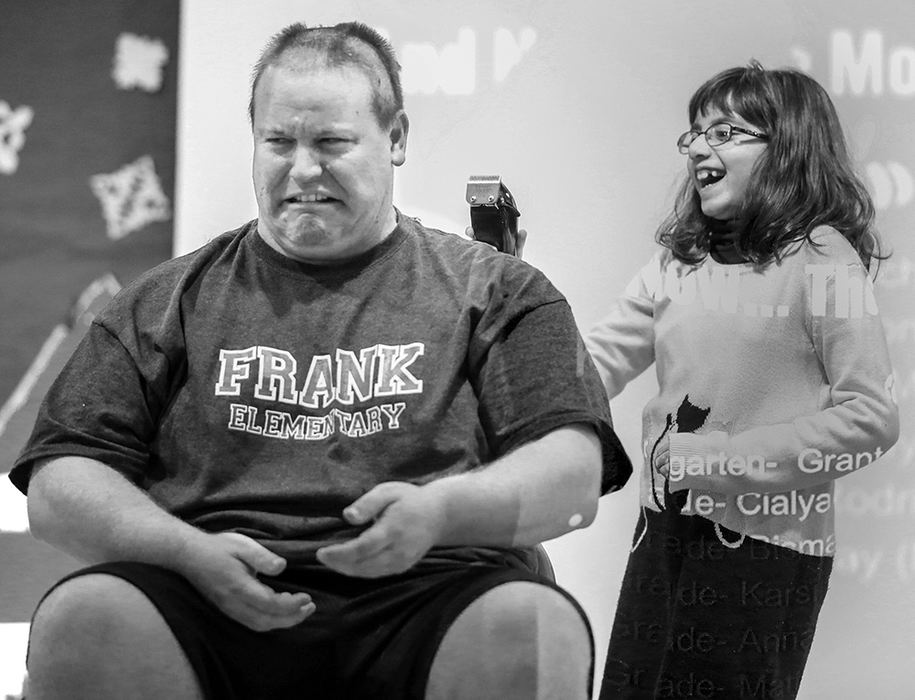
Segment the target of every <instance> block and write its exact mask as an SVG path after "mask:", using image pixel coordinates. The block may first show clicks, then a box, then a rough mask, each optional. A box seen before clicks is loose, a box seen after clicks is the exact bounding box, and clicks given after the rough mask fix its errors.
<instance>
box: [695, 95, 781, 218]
mask: <svg viewBox="0 0 915 700" xmlns="http://www.w3.org/2000/svg"><path fill="white" fill-rule="evenodd" d="M722 122H724V123H726V124H730V125H731V126H736V127H740V128H743V129H749V130H751V131H755V132H763V129H761V128H759V127H758V126H756V125H755V124H751V123H750V122H748V121H746V120H745V119H743V118H741V117H740V116H739V115H737V114H732V113H727V114H726V113H724V112H721V111H719V110H718V109H714V108H712V109H710V110H709V111H706V112H701V113H700V114H699V116H698V117H697V119H696V121H695V122H694V123H693V124H692V125H691V126H690V130H691V131H694V132H698V133H699V136H698V137H697V138H696V139H695V140H694V141H693V142H692V143H691V144H690V145H689V151H688V153H687V155H688V160H687V163H686V168H687V171H688V172H689V176H690V179H691V181H692V183H693V186H694V187H695V188H696V191H697V192H698V193H699V199H700V203H701V206H702V213H703V214H705V215H706V216H708V217H711V218H713V219H722V220H727V219H731V218H733V217H734V216H735V215H736V214H737V210H738V208H739V206H740V204H741V202H743V199H744V196H745V195H746V191H747V185H748V183H749V180H750V173H751V172H752V171H753V166H754V165H756V161H757V160H758V159H759V157H760V156H761V155H762V153H763V151H765V149H766V141H765V140H763V139H760V138H757V137H756V136H751V135H750V134H744V133H742V132H740V131H733V132H732V133H731V137H730V139H728V140H727V141H725V142H724V143H721V144H718V145H717V146H709V144H708V141H707V140H706V136H705V134H704V132H705V130H706V129H708V128H709V127H710V126H712V125H714V124H720V123H722ZM713 140H714V139H713Z"/></svg>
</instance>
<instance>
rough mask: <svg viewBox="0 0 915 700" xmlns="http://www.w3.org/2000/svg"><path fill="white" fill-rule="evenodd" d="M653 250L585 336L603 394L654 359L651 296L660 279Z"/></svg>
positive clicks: (611, 395) (619, 386) (622, 384)
mask: <svg viewBox="0 0 915 700" xmlns="http://www.w3.org/2000/svg"><path fill="white" fill-rule="evenodd" d="M662 254H663V252H662V251H660V252H658V253H656V254H655V255H654V256H653V257H652V258H651V260H650V261H649V262H648V264H647V265H645V266H644V267H643V268H642V269H641V270H639V272H638V273H637V274H636V276H635V277H634V278H633V279H632V280H631V281H630V282H629V284H628V285H627V286H626V289H625V291H624V292H623V295H622V296H621V297H620V298H619V299H618V300H617V301H616V302H615V303H614V305H613V307H612V309H611V310H610V313H609V314H607V315H606V316H605V317H604V318H603V319H601V320H600V321H598V322H597V323H596V324H594V326H593V327H592V328H591V330H590V331H589V332H588V334H587V336H586V338H585V346H586V347H587V349H588V352H589V353H590V354H591V357H592V358H593V360H594V364H595V365H596V366H597V371H598V373H599V374H600V378H601V381H603V383H604V388H605V389H606V390H607V397H608V398H610V399H613V398H614V397H615V396H616V395H617V394H619V393H620V392H621V391H622V390H623V389H624V388H625V386H626V384H628V383H629V382H630V381H632V380H633V379H635V378H636V377H638V376H639V375H640V374H641V373H642V372H644V371H645V370H646V369H647V368H648V367H649V366H650V365H651V364H652V362H654V300H655V296H656V294H657V292H658V287H659V286H660V280H661V256H662Z"/></svg>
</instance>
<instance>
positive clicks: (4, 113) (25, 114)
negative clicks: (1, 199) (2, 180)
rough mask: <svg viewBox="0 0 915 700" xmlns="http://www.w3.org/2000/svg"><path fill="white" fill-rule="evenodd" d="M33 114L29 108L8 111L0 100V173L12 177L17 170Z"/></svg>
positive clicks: (23, 107)
mask: <svg viewBox="0 0 915 700" xmlns="http://www.w3.org/2000/svg"><path fill="white" fill-rule="evenodd" d="M34 114H35V113H34V112H33V111H32V108H31V107H26V106H25V105H23V106H21V107H17V108H16V109H10V106H9V105H8V104H7V103H6V102H3V101H2V100H0V173H3V174H4V175H12V174H13V173H14V172H16V170H17V169H18V168H19V151H20V150H22V147H23V146H24V145H25V130H26V129H28V128H29V125H30V124H31V123H32V117H33V116H34Z"/></svg>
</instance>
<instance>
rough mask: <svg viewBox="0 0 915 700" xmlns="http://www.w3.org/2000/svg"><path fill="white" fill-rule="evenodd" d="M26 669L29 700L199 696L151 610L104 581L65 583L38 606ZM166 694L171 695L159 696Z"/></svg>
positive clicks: (115, 581)
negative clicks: (31, 699)
mask: <svg viewBox="0 0 915 700" xmlns="http://www.w3.org/2000/svg"><path fill="white" fill-rule="evenodd" d="M28 669H29V697H32V696H33V695H34V696H35V697H40V698H46V697H47V698H62V697H67V698H83V697H92V698H114V697H133V698H145V697H176V698H198V697H199V696H200V695H199V689H198V687H197V680H196V676H195V674H194V672H193V671H192V669H191V667H190V665H189V664H188V662H187V659H186V657H185V656H184V652H183V651H182V650H181V648H180V646H179V645H178V642H177V640H176V639H175V638H174V636H173V635H172V632H171V629H170V628H169V627H168V625H167V623H166V622H165V620H164V618H162V616H161V615H160V614H159V611H158V610H157V609H156V607H155V606H154V605H153V604H152V602H151V601H150V600H149V598H147V597H146V595H144V594H143V593H142V592H141V591H140V590H139V589H138V588H136V587H135V586H133V585H132V584H130V583H128V582H127V581H125V580H123V579H121V578H118V577H117V576H111V575H108V574H86V575H83V576H78V577H76V578H72V579H69V580H68V581H65V582H63V583H61V584H60V585H59V586H57V588H55V589H54V590H53V591H51V592H50V593H49V594H48V595H47V597H46V598H45V599H44V600H43V601H42V602H41V604H40V605H39V606H38V610H37V611H36V612H35V617H34V619H33V622H32V629H31V634H30V638H29V654H28ZM164 689H170V690H165V692H166V693H169V692H170V693H172V694H171V695H168V694H166V695H162V694H161V692H160V691H161V690H164ZM157 693H158V694H157Z"/></svg>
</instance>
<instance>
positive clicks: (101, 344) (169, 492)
mask: <svg viewBox="0 0 915 700" xmlns="http://www.w3.org/2000/svg"><path fill="white" fill-rule="evenodd" d="M570 423H586V424H590V425H592V426H593V427H594V428H595V429H596V430H597V432H598V434H599V435H600V437H601V442H602V444H603V447H604V478H603V490H604V491H609V490H613V489H615V488H618V487H619V486H621V485H622V484H623V483H624V482H625V481H626V479H627V478H628V476H629V474H630V473H631V465H630V463H629V460H628V459H627V457H626V455H625V453H624V452H623V450H622V448H621V446H620V443H619V441H618V439H617V437H616V435H615V434H614V432H613V429H612V424H611V421H610V414H609V408H608V404H607V400H606V396H605V393H604V390H603V388H602V385H601V383H600V380H599V378H598V376H597V372H596V370H595V369H594V367H593V365H592V363H591V360H590V357H589V356H588V354H587V353H586V352H585V351H584V348H583V344H582V341H581V339H580V337H579V334H578V331H577V328H576V326H575V322H574V319H573V316H572V313H571V311H570V309H569V306H568V303H567V302H566V300H565V299H564V298H563V297H562V295H561V294H560V293H559V292H557V291H556V289H555V288H554V287H553V286H552V285H551V284H550V283H549V281H548V280H547V279H546V278H545V277H544V276H543V274H542V273H540V272H539V271H537V270H536V269H535V268H533V267H531V266H530V265H528V264H526V263H524V262H522V261H520V260H518V259H516V258H513V257H511V256H507V255H504V254H501V253H497V252H495V251H493V250H491V249H490V248H489V247H488V246H484V245H480V244H478V243H474V242H471V241H467V240H466V239H463V238H461V237H459V236H456V235H453V234H446V233H442V232H440V231H435V230H431V229H427V228H424V227H422V226H421V225H420V224H419V223H418V222H417V221H415V220H413V219H411V218H409V217H405V216H403V215H400V217H399V222H398V226H397V228H396V229H395V230H394V232H393V233H392V234H391V235H390V236H389V237H388V238H386V239H385V240H384V241H383V242H382V243H381V244H379V245H378V246H376V247H375V248H374V249H372V250H370V251H368V252H367V253H365V254H364V255H362V256H360V257H359V258H358V259H356V260H352V261H349V262H347V263H345V264H342V265H337V266H333V267H320V266H313V265H307V264H303V263H299V262H296V261H294V260H291V259H289V258H286V257H284V256H282V255H281V254H279V253H278V252H276V251H275V250H273V249H272V248H270V247H269V246H268V245H267V244H266V243H265V242H264V241H263V240H262V239H261V237H260V236H259V235H258V233H257V230H256V222H250V223H248V224H246V225H245V226H243V227H241V228H240V229H238V230H236V231H230V232H228V233H225V234H223V235H222V236H220V237H218V238H216V239H214V240H213V241H211V242H210V243H208V244H207V245H205V246H203V247H202V248H201V249H199V250H198V251H196V252H194V253H190V254H188V255H185V256H183V257H180V258H176V259H174V260H171V261H168V262H166V263H163V264H162V265H159V266H158V267H156V268H154V269H153V270H151V271H149V272H148V273H146V274H144V275H143V276H141V277H140V278H139V279H137V280H136V281H135V282H134V283H133V284H131V285H130V286H128V287H127V288H125V289H124V290H123V291H122V292H121V293H120V294H119V295H118V296H117V297H116V298H115V299H114V300H113V301H112V303H111V304H110V305H109V306H108V307H107V308H106V309H105V310H104V311H103V312H102V313H101V314H99V315H98V317H97V318H96V319H95V321H94V322H93V324H92V326H91V328H90V330H89V332H88V334H87V336H86V338H85V339H84V341H83V343H82V345H81V346H80V347H79V349H78V350H77V351H76V353H75V354H74V356H73V358H72V359H71V360H70V362H69V364H68V365H67V366H66V368H65V369H64V370H63V372H62V373H61V375H60V377H59V378H58V379H57V381H56V383H55V384H54V386H53V387H52V389H51V390H50V391H49V393H48V396H47V397H46V399H45V402H44V404H43V405H42V408H41V411H40V414H39V417H38V421H37V424H36V427H35V430H34V432H33V434H32V436H31V438H30V440H29V443H28V444H27V446H26V447H25V449H24V451H23V452H22V454H21V455H20V457H19V459H18V460H17V463H16V467H15V468H14V470H13V472H12V473H11V479H12V480H13V482H14V483H15V484H16V485H17V486H18V487H19V488H20V489H22V490H23V491H24V490H26V489H27V484H28V478H29V473H30V470H31V465H32V464H33V463H34V461H35V460H36V459H39V458H43V457H48V456H54V455H58V456H59V455H68V454H69V455H82V456H86V457H91V458H93V459H97V460H100V461H102V462H104V463H106V464H108V465H109V466H111V467H112V468H114V469H116V470H118V471H119V472H121V473H123V474H124V475H125V476H127V477H128V478H129V479H131V480H132V481H133V482H135V483H136V484H138V485H139V486H140V487H142V488H143V489H145V490H147V491H148V492H149V494H150V496H151V497H152V498H153V499H154V500H155V501H156V502H158V503H159V504H160V505H161V506H162V507H163V508H165V509H166V510H168V511H169V512H171V513H173V514H175V515H176V516H178V517H180V518H182V519H183V520H186V521H188V522H190V523H192V524H193V525H195V526H197V527H200V528H202V529H204V530H207V531H211V532H215V531H236V532H241V533H244V534H246V535H249V536H251V537H253V538H255V539H257V540H259V541H261V542H263V543H264V544H265V545H266V546H268V547H270V548H271V549H273V550H274V551H277V552H278V553H280V554H282V555H283V556H287V557H290V558H292V559H295V558H297V557H305V558H310V557H311V555H312V553H313V552H314V550H315V549H316V548H317V547H319V546H322V545H324V544H326V543H328V542H330V541H337V540H340V539H344V538H347V537H351V536H352V535H353V534H354V530H353V528H351V527H350V526H349V525H347V524H346V523H345V522H344V521H343V520H342V517H341V511H342V509H343V508H344V507H345V506H346V505H348V504H349V503H351V502H352V501H353V500H355V499H356V498H358V497H359V496H360V495H361V494H363V493H364V492H366V491H367V490H369V489H370V488H372V487H373V486H374V485H376V484H378V483H380V482H384V481H392V480H398V481H409V482H413V483H418V484H419V483H425V482H428V481H430V480H433V479H436V478H440V477H442V476H445V475H448V474H454V473H459V472H465V471H467V470H470V469H474V468H475V467H478V466H479V465H481V464H485V463H487V462H489V461H491V460H493V459H495V458H496V457H498V456H500V455H502V454H504V453H506V452H507V451H508V450H511V449H512V448H514V447H516V446H518V445H520V444H522V443H525V442H528V441H530V440H532V439H535V438H537V437H540V436H542V435H544V434H545V433H547V432H549V431H551V430H554V429H555V428H558V427H560V426H562V425H567V424H570Z"/></svg>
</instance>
